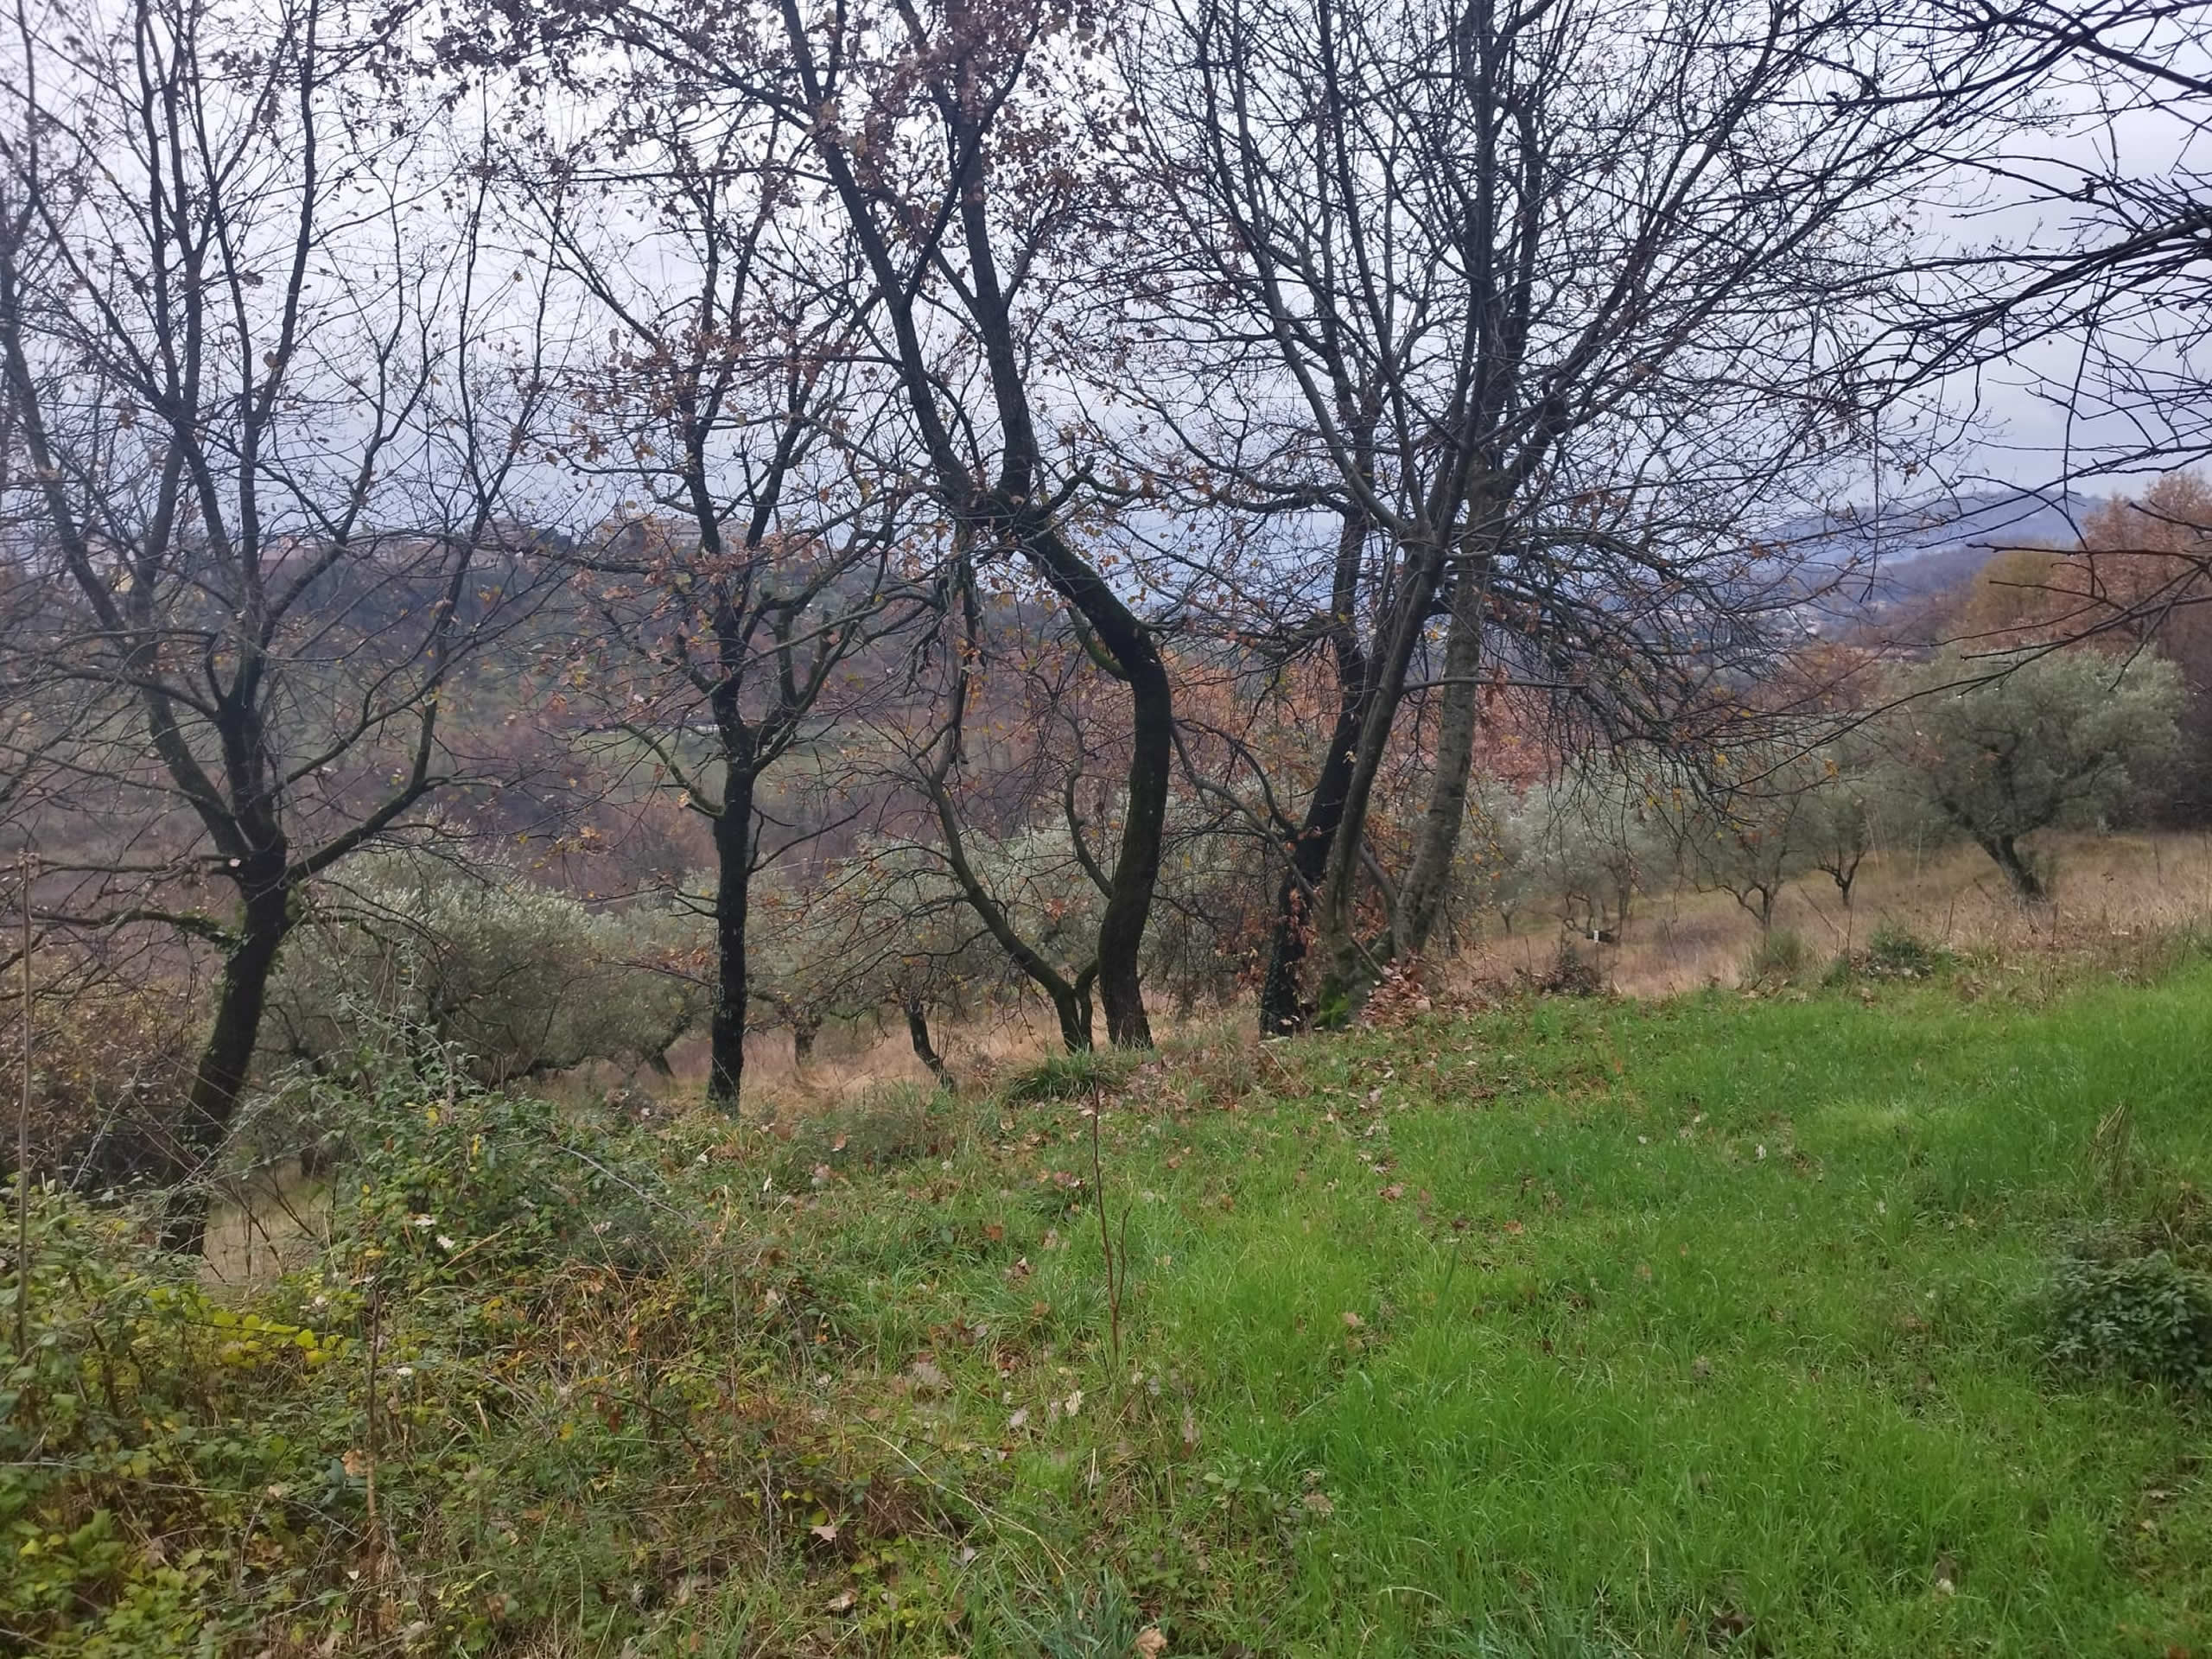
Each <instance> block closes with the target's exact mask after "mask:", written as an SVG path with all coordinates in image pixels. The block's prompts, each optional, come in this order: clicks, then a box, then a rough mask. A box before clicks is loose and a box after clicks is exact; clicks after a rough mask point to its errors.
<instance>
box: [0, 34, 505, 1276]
mask: <svg viewBox="0 0 2212 1659" xmlns="http://www.w3.org/2000/svg"><path fill="white" fill-rule="evenodd" d="M407 23H408V16H407V14H406V13H405V12H404V10H401V11H396V12H392V13H390V14H384V15H380V16H379V18H378V20H377V22H375V23H374V24H372V25H371V26H370V27H368V28H367V29H365V31H359V32H357V31H354V30H353V27H352V25H353V19H352V16H351V15H350V14H344V15H341V14H340V13H339V12H337V11H335V10H330V9H327V8H325V7H324V6H323V5H322V4H321V3H320V0H277V3H272V4H270V5H268V6H265V7H262V6H252V5H237V6H226V7H223V8H217V7H214V6H213V5H210V4H207V3H204V0H134V3H132V4H130V5H128V6H126V7H125V8H124V9H123V10H121V11H119V12H118V11H112V10H105V9H99V8H89V7H88V8H78V7H75V6H73V5H72V4H68V3H58V4H55V5H53V6H48V7H41V8H40V9H38V10H28V11H24V12H20V13H18V15H17V30H16V41H15V45H16V51H17V54H19V55H18V58H17V70H16V74H15V76H14V77H13V78H12V79H10V82H9V84H8V86H6V88H5V89H4V91H0V99H5V100H6V102H7V105H8V109H9V113H8V118H7V120H6V122H5V123H4V131H0V372H4V385H5V390H6V397H7V408H8V419H9V421H10V423H11V425H12V427H13V429H14V431H15V432H16V442H17V444H18V446H19V448H20V453H21V455H22V471H21V472H20V473H18V474H16V475H15V476H13V477H12V478H11V479H10V480H9V482H10V486H11V488H12V490H13V492H14V495H15V498H16V499H15V500H13V501H11V503H10V513H11V518H10V522H11V524H16V525H17V526H19V531H18V541H17V544H16V546H15V547H14V548H12V549H11V550H10V551H11V554H12V556H13V558H14V562H15V564H16V570H17V571H18V572H20V573H22V575H24V576H25V577H27V578H28V579H29V580H30V581H33V582H35V583H36V584H37V585H38V594H39V597H40V601H41V603H40V609H39V613H38V615H37V617H36V619H35V623H34V624H33V625H32V626H25V627H19V628H16V629H14V630H11V631H10V635H9V637H8V639H7V640H6V641H5V642H4V645H0V650H4V652H5V654H6V656H7V658H8V659H9V664H10V665H9V670H8V672H7V675H6V682H7V684H8V688H9V690H10V695H11V696H15V697H16V698H18V699H22V698H34V699H36V700H37V702H36V706H37V707H38V708H39V709H47V710H58V711H67V712H63V713H57V714H54V715H52V716H51V718H53V719H54V720H56V721H60V722H63V723H65V724H67V725H68V726H69V729H68V730H67V733H66V738H67V764H68V766H69V768H70V772H71V777H72V787H71V789H70V790H69V791H67V798H66V799H64V798H56V799H54V800H53V801H51V802H49V803H48V805H47V806H46V807H45V809H44V810H43V811H42V814H41V823H40V825H39V826H38V827H39V829H40V830H41V834H42V835H43V836H44V839H45V840H46V841H47V842H48V844H49V845H51V846H54V847H56V848H57V849H58V848H59V847H60V846H63V845H67V847H69V848H70V849H72V852H71V854H70V855H69V856H67V858H58V857H50V858H49V859H48V863H47V868H48V870H49V871H53V872H55V873H57V874H58V875H60V876H61V877H67V878H72V890H71V892H70V893H68V894H67V896H66V897H65V896H61V895H54V897H53V898H52V899H51V900H50V903H49V904H48V908H49V909H50V911H51V912H52V913H51V916H50V919H51V920H53V921H54V922H56V923H67V924H69V925H73V926H75V927H76V928H78V929H79V930H113V929H118V928H131V927H144V926H153V927H158V928H163V929H167V930H168V931H171V932H172V933H173V934H175V936H177V937H179V938H181V939H183V940H186V941H190V942H194V943H196V944H199V945H201V946H205V947H208V948H212V949H213V950H214V951H215V952H216V953H217V956H218V957H219V962H220V964H221V965H220V971H219V976H218V985H217V989H216V994H215V1005H214V1012H213V1020H212V1022H211V1024H210V1026H209V1027H208V1029H207V1035H206V1039H205V1041H204V1043H203V1044H202V1046H201V1049H200V1056H199V1059H198V1062H197V1065H196V1068H195V1071H194V1076H193V1078H192V1081H191V1085H190V1090H189V1095H188V1099H187V1100H186V1101H185V1102H184V1103H183V1104H182V1106H181V1110H180V1111H179V1113H178V1115H177V1117H176V1121H175V1124H174V1126H173V1130H172V1132H170V1133H169V1134H168V1135H166V1136H165V1142H164V1144H163V1145H162V1147H158V1148H155V1149H153V1150H154V1152H155V1154H156V1157H157V1159H158V1160H159V1161H160V1163H161V1164H162V1170H161V1172H160V1173H163V1174H165V1175H166V1176H168V1178H170V1179H182V1178H183V1177H185V1176H187V1175H188V1174H189V1173H191V1172H192V1171H193V1170H194V1169H195V1168H196V1167H197V1166H200V1164H202V1163H204V1162H205V1161H206V1160H207V1159H208V1158H209V1157H210V1156H211V1155H212V1154H213V1153H214V1151H215V1150H216V1149H217V1148H218V1147H219V1146H220V1144H221V1141H222V1140H223V1137H224V1135H225V1133H226V1128H227V1127H228V1125H229V1124H230V1122H231V1120H232V1114H233V1110H234V1109H235V1107H236V1105H237V1103H238V1096H239V1093H240V1090H242V1089H243V1088H244V1087H245V1083H246V1080H247V1077H248V1074H249V1069H250V1067H251V1063H252V1059H253V1055H254V1049H255V1045H256V1039H257V1035H258V1033H259V1031H260V1027H261V1023H262V1013H263V1008H264V1001H265V999H266V995H267V991H268V987H269V983H270V975H271V972H272V969H274V967H275V965H276V963H277V955H278V952H279V950H280V949H281V947H282V946H283V942H284V939H285V937H286V935H287V934H288V933H289V931H290V930H291V927H292V925H293V922H294V919H295V917H296V909H297V903H298V900H299V897H300V894H301V892H302V888H303V887H304V886H305V885H306V884H307V883H308V882H309V881H310V880H313V879H315V877H316V876H318V875H320V874H321V873H323V872H324V871H327V870H328V869H330V868H332V867H333V866H334V865H335V864H337V863H338V862H339V861H340V860H342V859H344V858H346V857H347V856H348V855H351V854H353V852H355V851H356V850H358V849H361V848H363V847H365V846H367V845H369V844H371V843H372V842H376V841H378V839H379V838H383V837H388V836H391V835H393V834H395V833H397V832H399V831H401V830H402V829H405V828H406V827H407V826H408V825H409V824H410V822H411V821H413V820H412V815H413V814H414V813H415V810H416V809H417V808H418V807H419V806H421V805H422V804H423V803H424V802H425V800H426V799H427V798H429V796H430V795H431V794H432V792H433V791H436V790H438V789H439V788H441V787H442V786H443V785H447V784H448V783H449V782H451V781H453V780H454V779H456V778H457V777H460V776H461V775H463V774H464V773H466V772H467V770H468V767H467V762H466V760H465V759H464V758H463V757H462V756H461V755H460V754H458V753H455V752H454V748H453V747H451V745H450V743H449V741H448V739H449V735H450V733H451V731H452V727H453V716H452V714H451V710H452V709H453V708H454V705H456V704H457V703H464V702H467V700H468V698H469V697H470V696H471V693H472V687H471V683H470V679H469V672H468V670H469V664H470V662H471V659H472V658H473V657H474V654H475V653H477V652H480V650H481V649H482V648H483V646H484V645H486V643H487V642H488V641H490V640H492V639H495V638H497V637H498V636H499V633H500V631H501V629H502V628H503V627H504V626H506V622H507V620H509V619H512V618H513V617H515V616H517V615H518V614H519V613H521V611H522V610H523V609H524V601H525V598H526V589H527V578H526V575H525V571H524V565H523V563H522V560H521V555H522V553H523V551H524V549H523V547H522V545H521V542H522V539H523V538H522V537H520V536H519V535H518V533H517V531H515V530H514V528H513V525H514V519H513V518H512V516H511V506H510V498H511V496H512V494H513V492H514V486H516V484H517V482H518V468H519V467H521V466H522V465H523V464H524V461H525V459H526V457H527V456H528V455H529V454H530V453H531V452H530V450H529V445H530V442H531V435H532V427H533V423H534V421H535V418H536V416H537V410H538V408H539V405H540V403H541V400H542V397H543V385H544V382H543V371H544V361H543V340H544V333H543V313H542V310H540V309H539V304H540V302H542V299H543V289H542V286H539V285H533V284H531V283H528V282H523V283H513V282H508V281H501V282H499V283H496V284H495V283H492V282H491V281H489V280H488V278H487V277H486V272H485V270H484V269H483V264H484V260H483V253H484V249H485V236H486V220H485V215H484V207H485V196H484V193H483V190H482V188H480V185H479V186H478V187H476V188H464V187H463V186H461V185H460V184H457V183H455V182H454V181H455V179H456V178H458V177H461V176H465V175H462V174H461V172H460V164H461V163H465V162H467V161H469V160H470V159H471V153H470V151H469V149H468V147H467V140H466V137H465V136H464V135H461V134H460V133H459V132H458V130H457V129H456V128H455V127H454V124H451V123H449V122H448V121H447V120H445V119H444V118H443V117H442V114H441V112H440V111H436V110H435V108H433V109H427V110H426V109H422V108H419V107H417V106H416V105H414V104H413V103H412V102H411V101H410V98H409V97H408V95H407V93H406V91H405V87H404V75H403V74H402V73H401V72H402V71H403V70H404V68H405V67H406V66H405V64H404V61H403V59H402V54H401V51H400V48H399V45H398V42H399V41H400V40H401V39H402V38H403V37H404V32H405V29H406V27H407ZM432 225H435V232H431V231H429V230H428V229H426V227H428V226H432ZM500 275H501V276H502V277H505V276H506V275H507V273H506V271H505V270H504V269H503V270H502V271H501V273H500ZM495 327H496V329H497V334H498V338H497V341H496V343H495V342H494V341H493V339H492V338H490V334H491V331H492V330H493V329H494V328H495ZM210 889H213V893H211V892H210ZM214 893H227V895H228V897H229V898H230V899H231V900H232V912H231V913H230V914H229V915H227V916H226V915H223V914H220V913H219V912H218V911H217V910H216V909H215V908H214V907H213V906H212V905H211V903H210V900H211V899H212V898H213V894H214ZM203 1214H204V1199H203V1198H200V1197H199V1196H198V1195H197V1194H196V1193H195V1192H194V1191H191V1190H187V1191H185V1192H183V1193H182V1194H181V1196H180V1197H179V1198H178V1199H177V1200H176V1207H175V1211H174V1214H173V1220H172V1223H171V1225H170V1229H169V1242H171V1243H174V1244H175V1245H177V1246H179V1247H182V1248H189V1247H192V1246H194V1245H195V1244H196V1243H197V1241H198V1238H199V1236H200V1230H201V1227H202V1217H203Z"/></svg>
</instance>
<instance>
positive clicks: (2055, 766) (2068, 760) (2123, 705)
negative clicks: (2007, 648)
mask: <svg viewBox="0 0 2212 1659" xmlns="http://www.w3.org/2000/svg"><path fill="white" fill-rule="evenodd" d="M1892 690H1893V692H1894V694H1895V696H1897V698H1898V699H1899V701H1898V704H1897V708H1896V709H1894V710H1893V711H1892V712H1891V715H1890V718H1889V721H1888V724H1887V726H1886V728H1885V747H1886V751H1887V755H1888V761H1889V765H1890V766H1891V768H1892V769H1893V771H1894V774H1895V776H1896V779H1897V793H1898V796H1899V798H1900V799H1901V800H1903V801H1905V802H1909V803H1916V804H1918V805H1919V807H1920V808H1921V809H1922V810H1924V811H1926V812H1927V813H1928V814H1929V816H1931V817H1934V818H1936V820H1938V821H1939V822H1940V823H1942V824H1943V825H1945V826H1947V827H1948V828H1950V829H1955V830H1956V831H1957V832H1958V833H1959V834H1961V835H1963V836H1967V838H1968V839H1970V840H1972V841H1973V842H1974V844H1975V845H1976V846H1978V847H1980V849H1982V851H1984V852H1985V853H1987V854H1988V855H1989V856H1990V858H1991V860H1992V861H1993V862H1994V863H1995V864H1996V866H1997V868H1999V869H2000V870H2002V871H2004V872H2005V880H2007V881H2009V882H2011V883H2012V890H2013V891H2014V892H2015V893H2018V894H2019V895H2020V896H2021V897H2022V898H2024V899H2040V898H2042V897H2044V887H2045V882H2044V877H2043V876H2042V875H2040V874H2038V873H2037V870H2036V868H2035V867H2034V865H2033V863H2032V862H2031V861H2030V859H2029V857H2028V855H2027V854H2026V852H2025V850H2024V849H2023V848H2022V846H2021V842H2023V841H2024V839H2025V838H2026V837H2028V836H2031V835H2034V834H2035V833H2036V832H2037V831H2038V830H2041V829H2054V828H2058V827H2062V826H2064V825H2067V824H2074V823H2093V822H2094V821H2095V820H2096V819H2098V818H2099V817H2102V816H2104V815H2105V814H2107V813H2109V812H2110V811H2112V810H2113V809H2115V808H2116V807H2119V806H2120V805H2121V804H2123V803H2124V802H2125V801H2126V798H2127V796H2128V794H2129V792H2130V790H2131V787H2132V786H2133V785H2137V784H2139V782H2140V781H2141V780H2142V779H2143V778H2144V777H2145V773H2146V772H2148V771H2149V770H2150V769H2151V768H2152V766H2154V765H2155V764H2156V763H2157V762H2158V761H2159V760H2161V759H2163V758H2164V756H2165V755H2166V754H2167V753H2170V752H2171V750H2172V748H2173V747H2174V745H2175V741H2176V736H2177V727H2176V723H2175V720H2176V715H2177V713H2178V712H2179V709H2180V707H2181V701H2182V687H2181V677H2180V675H2179V674H2178V673H2177V671H2175V669H2174V666H2173V664H2171V663H2170V662H2167V661H2166V660H2165V659H2164V658H2158V657H2152V656H2150V655H2147V654H2145V655H2139V656H2135V657H2133V658H2111V657H2107V656H2104V655H2101V654H2099V653H2096V652H2088V651H2073V652H2048V653H2044V654H2040V655H2032V656H2028V657H2026V658H2021V659H2005V658H1983V659H1976V660H1973V661H1966V660H1962V659H1961V658H1960V657H1959V656H1958V655H1957V654H1956V653H1955V652H1942V653H1939V654H1938V655H1937V656H1936V658H1933V659H1932V660H1930V661H1929V662H1928V663H1925V664H1920V665H1918V666H1916V667H1914V668H1911V669H1908V670H1906V671H1904V672H1902V673H1900V674H1899V675H1898V676H1897V680H1896V682H1895V683H1894V685H1893V688H1892Z"/></svg>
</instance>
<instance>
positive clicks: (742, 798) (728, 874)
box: [707, 766, 753, 1117]
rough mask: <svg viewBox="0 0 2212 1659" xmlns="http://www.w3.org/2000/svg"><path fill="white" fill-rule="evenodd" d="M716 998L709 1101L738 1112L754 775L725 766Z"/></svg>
mask: <svg viewBox="0 0 2212 1659" xmlns="http://www.w3.org/2000/svg"><path fill="white" fill-rule="evenodd" d="M715 865H716V869H715V1001H714V1007H713V1010H712V1012H711V1013H710V1014H709V1020H708V1048H709V1056H710V1058H709V1070H708V1074H707V1103H708V1104H709V1105H710V1106H714V1107H716V1108H719V1109H721V1110H722V1111H725V1112H728V1114H729V1115H730V1116H733V1117H734V1116H737V1096H738V1089H739V1086H740V1085H741V1084H742V1083H743V1082H744V1078H745V999H746V996H747V988H746V969H745V915H746V906H747V902H748V900H749V899H750V898H751V894H752V885H753V778H752V775H751V774H750V773H749V772H746V771H744V770H743V769H742V768H741V767H738V766H728V767H727V768H726V770H725V771H724V772H723V781H722V804H721V817H718V818H716V819H715Z"/></svg>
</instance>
